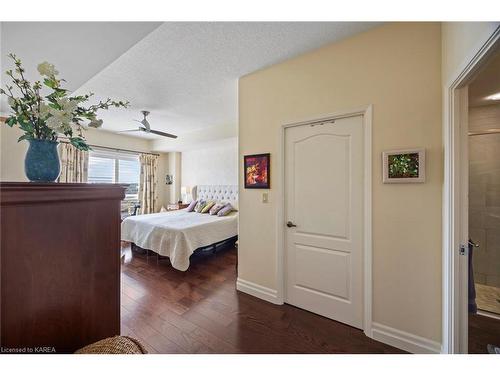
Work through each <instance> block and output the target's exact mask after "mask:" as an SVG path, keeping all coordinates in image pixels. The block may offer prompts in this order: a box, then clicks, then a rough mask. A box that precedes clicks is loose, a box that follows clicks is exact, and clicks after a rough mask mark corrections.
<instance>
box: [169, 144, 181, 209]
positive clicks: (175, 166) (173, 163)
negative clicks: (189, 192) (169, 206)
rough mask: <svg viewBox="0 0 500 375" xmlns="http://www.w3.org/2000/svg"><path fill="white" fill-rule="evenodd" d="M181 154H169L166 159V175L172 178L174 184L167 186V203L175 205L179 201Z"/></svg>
mask: <svg viewBox="0 0 500 375" xmlns="http://www.w3.org/2000/svg"><path fill="white" fill-rule="evenodd" d="M181 163H182V154H181V153H180V152H170V153H169V157H168V171H169V172H168V173H169V174H171V175H172V176H173V179H174V182H173V184H172V185H169V203H177V202H178V201H179V200H180V199H181V176H182V173H181V168H182V165H181Z"/></svg>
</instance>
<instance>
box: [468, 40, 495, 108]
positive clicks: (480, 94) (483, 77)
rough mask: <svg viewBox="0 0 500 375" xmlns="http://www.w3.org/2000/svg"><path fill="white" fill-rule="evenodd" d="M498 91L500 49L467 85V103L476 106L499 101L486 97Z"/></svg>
mask: <svg viewBox="0 0 500 375" xmlns="http://www.w3.org/2000/svg"><path fill="white" fill-rule="evenodd" d="M498 93H500V50H499V51H498V52H497V53H496V54H495V55H494V56H493V57H492V59H491V60H490V62H489V63H488V64H487V65H486V66H485V67H484V68H483V70H481V71H480V72H479V74H478V75H477V76H476V78H474V80H473V81H472V83H471V84H470V85H469V105H470V106H471V107H477V106H480V105H489V104H494V103H500V100H494V101H493V100H488V99H486V97H488V96H490V95H493V94H498Z"/></svg>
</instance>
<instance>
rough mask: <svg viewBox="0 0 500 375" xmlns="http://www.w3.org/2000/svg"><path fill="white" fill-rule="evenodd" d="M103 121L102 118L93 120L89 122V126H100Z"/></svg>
mask: <svg viewBox="0 0 500 375" xmlns="http://www.w3.org/2000/svg"><path fill="white" fill-rule="evenodd" d="M102 123H103V121H102V120H92V121H90V123H89V126H90V127H91V128H96V129H97V128H100V127H101V126H102Z"/></svg>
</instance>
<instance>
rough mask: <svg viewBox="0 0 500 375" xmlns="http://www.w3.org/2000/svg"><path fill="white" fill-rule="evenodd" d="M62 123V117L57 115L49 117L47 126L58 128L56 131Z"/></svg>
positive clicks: (53, 128)
mask: <svg viewBox="0 0 500 375" xmlns="http://www.w3.org/2000/svg"><path fill="white" fill-rule="evenodd" d="M61 125H62V122H61V119H60V118H58V117H56V116H50V117H49V118H48V119H47V126H48V127H49V128H51V129H52V130H56V131H57V130H59V128H60V127H61Z"/></svg>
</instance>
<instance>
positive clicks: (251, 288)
mask: <svg viewBox="0 0 500 375" xmlns="http://www.w3.org/2000/svg"><path fill="white" fill-rule="evenodd" d="M236 289H237V290H239V291H240V292H243V293H246V294H250V295H251V296H254V297H257V298H260V299H263V300H264V301H267V302H271V303H274V304H275V305H282V304H283V302H282V301H280V300H279V298H278V292H277V291H276V290H274V289H271V288H267V287H265V286H262V285H259V284H256V283H252V282H251V281H247V280H243V279H240V278H238V279H237V280H236Z"/></svg>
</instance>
